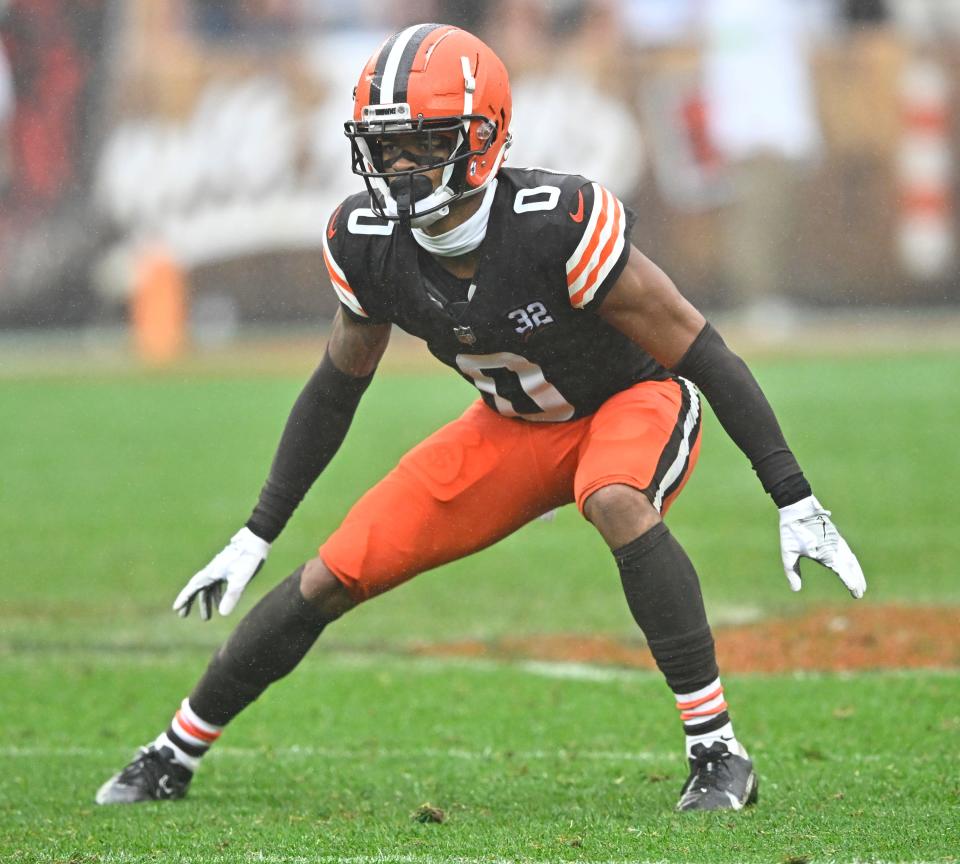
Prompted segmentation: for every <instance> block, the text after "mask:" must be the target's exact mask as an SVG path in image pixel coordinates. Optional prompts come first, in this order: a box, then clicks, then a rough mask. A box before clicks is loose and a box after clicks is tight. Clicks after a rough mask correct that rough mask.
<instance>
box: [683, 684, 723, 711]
mask: <svg viewBox="0 0 960 864" xmlns="http://www.w3.org/2000/svg"><path fill="white" fill-rule="evenodd" d="M721 693H723V685H722V684H721V685H720V686H719V687H717V689H716V690H714V691H713V692H712V693H708V694H707V695H706V696H701V697H700V698H699V699H692V700H690V701H689V702H677V710H679V711H689V710H690V709H691V708H696V707H697V706H698V705H703V704H704V703H705V702H709V701H710V700H711V699H716V698H717V697H718V696H719V695H720V694H721Z"/></svg>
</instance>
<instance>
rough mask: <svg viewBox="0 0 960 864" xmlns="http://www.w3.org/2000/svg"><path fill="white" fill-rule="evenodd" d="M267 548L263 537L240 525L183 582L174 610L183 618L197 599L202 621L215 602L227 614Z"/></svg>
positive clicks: (259, 563) (265, 554)
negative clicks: (221, 548) (226, 540)
mask: <svg viewBox="0 0 960 864" xmlns="http://www.w3.org/2000/svg"><path fill="white" fill-rule="evenodd" d="M269 551H270V544H269V543H267V541H266V540H261V539H260V538H259V537H258V536H257V535H256V534H254V533H253V532H252V531H251V530H250V529H249V528H246V527H244V528H241V529H240V530H239V531H238V532H237V533H236V534H234V535H233V537H231V538H230V545H229V546H227V547H226V549H224V550H223V551H222V552H221V553H220V554H218V555H217V556H216V558H214V559H213V560H212V561H211V562H210V563H209V564H207V566H206V567H204V568H203V569H202V570H201V571H200V572H199V573H197V574H196V575H195V576H194V577H193V578H192V579H191V580H190V581H189V582H188V583H187V584H186V585H185V586H184V589H183V590H182V591H181V592H180V593H179V594H178V595H177V599H176V600H174V601H173V609H174V611H175V612H179V613H180V617H181V618H186V617H187V615H189V614H190V607H191V606H193V601H194V600H197V599H199V600H200V617H201V618H202V619H203V620H204V621H209V620H210V613H211V610H212V608H213V604H214V603H216V604H217V608H218V609H219V610H220V614H221V615H229V614H230V613H231V612H232V611H233V608H234V607H235V606H236V605H237V601H238V600H239V599H240V595H241V594H242V593H243V589H244V588H246V587H247V585H248V583H249V582H250V580H251V579H253V577H254V576H256V575H257V571H258V570H259V569H260V568H261V567H262V566H263V562H264V561H266V560H267V553H268V552H269ZM224 589H226V590H224Z"/></svg>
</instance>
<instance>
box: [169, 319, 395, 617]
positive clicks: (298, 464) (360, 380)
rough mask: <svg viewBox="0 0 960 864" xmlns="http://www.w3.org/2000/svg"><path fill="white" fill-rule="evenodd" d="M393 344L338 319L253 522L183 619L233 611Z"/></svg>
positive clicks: (196, 586) (206, 574)
mask: <svg viewBox="0 0 960 864" xmlns="http://www.w3.org/2000/svg"><path fill="white" fill-rule="evenodd" d="M389 338H390V325H389V324H358V323H355V322H354V321H352V320H351V319H349V318H348V317H346V316H345V315H343V313H338V314H337V317H336V319H335V320H334V324H333V332H332V334H331V336H330V341H329V343H328V344H327V351H326V353H325V354H324V358H323V362H321V364H320V366H319V367H318V368H317V370H316V371H315V372H314V373H313V375H312V376H311V377H310V380H309V381H308V382H307V384H306V386H305V387H304V388H303V391H302V392H301V393H300V395H299V396H298V397H297V401H296V402H295V403H294V405H293V410H292V411H291V412H290V417H289V418H288V419H287V424H286V426H285V427H284V430H283V435H282V436H281V437H280V444H279V446H278V447H277V452H276V455H275V456H274V457H273V464H272V465H271V467H270V474H269V476H268V477H267V481H266V483H264V485H263V489H262V490H261V491H260V498H259V500H258V501H257V505H256V507H255V508H254V510H253V513H252V515H251V516H250V519H249V520H247V524H246V525H245V526H244V527H243V528H241V529H240V530H239V531H238V532H237V533H236V534H234V535H233V537H232V538H231V540H230V543H229V544H228V545H227V546H226V548H225V549H224V550H223V551H222V552H220V553H219V554H218V555H217V556H216V557H215V558H214V559H213V560H212V561H211V562H210V563H209V564H208V565H207V566H206V567H204V568H203V569H202V570H200V571H199V572H198V573H196V574H195V575H194V576H193V578H192V579H191V580H190V581H189V582H188V583H187V584H186V585H185V586H184V588H183V590H182V591H181V592H180V593H179V595H177V599H176V600H175V601H174V603H173V608H174V610H175V611H177V612H178V613H179V614H180V615H181V616H186V615H189V614H190V609H191V608H192V606H193V604H194V601H196V602H197V603H198V605H199V607H200V617H201V618H202V619H203V620H205V621H206V620H208V619H209V618H210V616H211V614H212V608H213V606H214V605H216V606H217V608H218V609H219V611H220V614H221V615H229V614H230V613H231V612H232V611H233V609H234V607H235V606H236V605H237V602H238V601H239V599H240V595H241V594H242V593H243V590H244V589H245V588H246V587H247V585H248V584H249V582H250V580H251V579H253V577H254V576H255V575H256V574H257V571H259V569H260V568H261V567H262V566H263V562H264V561H265V560H266V558H267V553H268V552H269V551H270V544H271V543H272V542H273V541H274V540H275V539H276V538H277V537H278V536H279V534H280V532H281V531H282V530H283V528H284V526H285V525H286V524H287V521H288V520H289V519H290V517H291V516H292V515H293V511H294V510H296V508H297V506H298V505H299V504H300V502H301V501H302V500H303V496H304V495H306V494H307V491H308V490H309V489H310V487H311V486H312V485H313V483H314V481H315V480H316V479H317V477H319V476H320V473H321V472H322V471H323V469H324V468H326V466H327V464H328V463H329V462H330V460H331V459H332V458H333V456H334V454H335V453H336V452H337V450H338V449H339V447H340V445H341V443H343V439H344V437H345V436H346V434H347V430H348V429H349V428H350V422H351V421H352V420H353V415H354V412H355V411H356V409H357V405H358V404H359V402H360V397H361V396H362V395H363V393H364V391H365V390H366V389H367V385H368V384H369V383H370V379H371V378H372V377H373V373H374V371H375V370H376V368H377V364H378V363H379V362H380V358H381V357H382V356H383V352H384V351H385V350H386V347H387V342H388V340H389Z"/></svg>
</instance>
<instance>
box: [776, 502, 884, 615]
mask: <svg viewBox="0 0 960 864" xmlns="http://www.w3.org/2000/svg"><path fill="white" fill-rule="evenodd" d="M780 557H781V558H782V560H783V572H784V573H785V574H786V576H787V581H788V582H789V583H790V589H791V590H792V591H799V590H800V588H801V583H800V558H801V557H804V558H812V559H813V560H814V561H819V562H820V563H821V564H823V566H824V567H828V568H829V569H831V570H833V572H834V573H836V574H837V576H839V577H840V581H841V582H843V584H844V585H846V587H847V590H848V591H849V592H850V594H851V595H853V597H855V598H857V599H859V598H861V597H862V596H863V592H864V591H866V590H867V582H866V579H864V576H863V570H862V569H861V568H860V562H859V561H857V556H856V555H854V554H853V552H852V551H851V550H850V547H849V546H848V545H847V541H846V540H844V539H843V537H841V536H840V532H839V531H837V529H836V526H835V525H834V524H833V522H831V521H830V511H829V510H826V509H824V507H823V505H822V504H821V503H820V502H819V501H817V499H816V498H815V497H814V496H813V495H810V496H809V497H807V498H804V499H802V500H801V501H797V502H796V503H795V504H789V505H788V506H786V507H781V508H780Z"/></svg>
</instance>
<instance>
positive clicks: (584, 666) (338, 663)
mask: <svg viewBox="0 0 960 864" xmlns="http://www.w3.org/2000/svg"><path fill="white" fill-rule="evenodd" d="M211 650H212V649H211ZM0 658H2V659H3V661H4V663H7V664H20V665H24V666H31V665H32V666H37V665H42V666H48V665H50V663H51V658H63V659H65V660H67V661H68V662H69V661H70V660H84V661H87V662H89V661H90V660H91V659H95V660H96V662H97V663H98V664H101V665H103V666H114V667H116V666H121V667H122V666H140V667H156V666H178V665H182V664H183V663H185V662H192V661H193V652H192V649H191V650H188V651H179V650H170V651H166V650H150V649H149V648H147V649H143V650H126V649H124V648H122V647H118V648H112V647H110V646H102V647H99V646H82V645H78V646H71V647H64V648H62V649H60V648H56V647H55V648H52V649H50V650H40V651H34V650H29V649H28V650H14V649H11V648H9V647H7V648H4V647H2V646H0ZM323 665H326V666H330V667H332V668H335V669H336V668H373V667H376V668H381V669H382V668H383V667H384V666H385V665H393V666H404V667H407V668H412V669H414V670H416V671H424V672H433V671H438V672H443V671H444V670H447V669H463V670H468V671H471V672H483V673H490V672H502V671H515V672H521V673H524V674H527V675H533V676H534V677H537V678H554V679H563V680H568V681H585V682H595V683H601V684H607V683H620V682H641V681H653V680H656V681H660V680H661V677H660V673H659V672H655V671H653V670H649V669H631V668H627V667H623V666H611V665H605V664H592V663H577V662H570V661H549V660H524V659H517V660H509V659H499V658H497V659H494V658H489V657H457V656H451V657H444V656H435V655H430V656H424V655H417V654H405V653H403V652H402V651H400V652H377V651H364V650H362V649H357V650H353V649H339V648H334V649H333V650H330V651H327V652H322V651H318V652H317V653H315V654H313V655H311V656H309V657H308V658H307V661H306V663H305V665H304V668H313V669H314V670H316V669H317V668H318V667H321V666H323ZM727 677H730V678H784V677H789V678H793V679H795V680H798V681H803V680H807V679H809V680H812V681H816V680H821V679H824V678H839V679H841V680H855V679H861V678H887V677H890V678H918V677H932V678H956V677H960V667H934V668H918V669H911V668H904V669H864V670H840V671H827V670H815V671H806V670H795V671H785V672H746V673H744V672H740V673H733V674H731V675H729V676H727Z"/></svg>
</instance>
